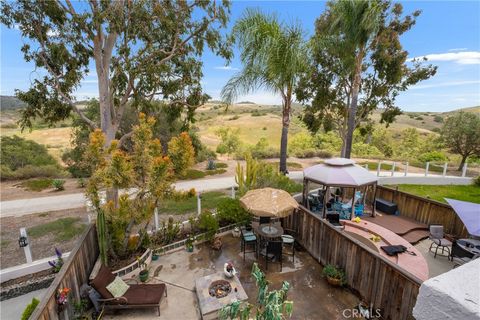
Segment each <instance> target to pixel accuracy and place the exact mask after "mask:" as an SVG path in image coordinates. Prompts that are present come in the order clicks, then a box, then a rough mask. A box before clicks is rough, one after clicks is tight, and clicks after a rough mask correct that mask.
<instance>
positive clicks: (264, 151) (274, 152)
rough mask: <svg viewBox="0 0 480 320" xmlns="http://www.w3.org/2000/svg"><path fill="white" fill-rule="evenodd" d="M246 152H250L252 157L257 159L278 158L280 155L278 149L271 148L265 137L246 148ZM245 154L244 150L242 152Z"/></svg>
mask: <svg viewBox="0 0 480 320" xmlns="http://www.w3.org/2000/svg"><path fill="white" fill-rule="evenodd" d="M247 152H250V154H251V155H252V157H254V158H257V159H268V158H278V157H279V156H280V153H279V150H278V149H276V148H271V147H270V146H269V143H268V140H267V139H266V138H260V140H258V142H257V143H256V144H255V145H254V146H251V147H249V148H248V150H247ZM242 154H245V152H242Z"/></svg>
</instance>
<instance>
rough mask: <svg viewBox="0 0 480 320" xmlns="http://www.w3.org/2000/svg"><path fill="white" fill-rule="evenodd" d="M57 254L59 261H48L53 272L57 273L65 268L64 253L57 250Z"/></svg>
mask: <svg viewBox="0 0 480 320" xmlns="http://www.w3.org/2000/svg"><path fill="white" fill-rule="evenodd" d="M55 254H56V255H57V260H53V261H48V264H49V265H50V266H51V267H52V269H53V272H54V273H57V272H59V271H60V269H61V268H62V266H63V258H62V252H61V251H60V250H59V249H57V248H55Z"/></svg>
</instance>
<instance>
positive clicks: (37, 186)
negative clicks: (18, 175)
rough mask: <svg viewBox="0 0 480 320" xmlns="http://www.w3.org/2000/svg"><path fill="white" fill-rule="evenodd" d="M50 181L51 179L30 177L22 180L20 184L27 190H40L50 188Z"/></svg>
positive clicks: (51, 181)
mask: <svg viewBox="0 0 480 320" xmlns="http://www.w3.org/2000/svg"><path fill="white" fill-rule="evenodd" d="M52 183H53V180H52V179H32V180H27V181H24V182H22V183H21V184H20V186H22V187H23V188H25V189H27V190H29V191H42V190H45V189H48V188H50V187H51V186H52Z"/></svg>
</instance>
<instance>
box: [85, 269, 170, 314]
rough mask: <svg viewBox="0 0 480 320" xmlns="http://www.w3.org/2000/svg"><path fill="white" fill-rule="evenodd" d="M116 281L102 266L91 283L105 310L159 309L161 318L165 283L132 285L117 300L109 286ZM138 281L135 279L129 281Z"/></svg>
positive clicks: (165, 290)
mask: <svg viewBox="0 0 480 320" xmlns="http://www.w3.org/2000/svg"><path fill="white" fill-rule="evenodd" d="M113 280H115V275H114V274H113V273H111V272H110V270H109V269H108V268H107V267H106V266H104V265H102V266H101V267H100V270H99V271H98V274H97V276H96V277H95V279H93V280H92V281H91V282H90V285H91V286H92V287H93V288H94V289H95V290H96V291H97V292H98V293H99V294H100V295H101V297H102V298H101V299H99V300H98V302H99V303H100V304H102V305H103V309H104V310H106V309H137V308H157V310H158V315H159V316H160V302H161V301H162V299H163V297H164V296H165V297H166V296H167V286H166V285H165V283H159V284H130V285H129V288H128V289H127V291H126V292H125V293H124V294H123V295H122V296H121V297H118V298H115V297H114V296H113V295H112V294H111V293H110V291H108V289H107V286H108V285H109V284H110V283H112V281H113ZM129 280H132V281H136V280H135V279H129Z"/></svg>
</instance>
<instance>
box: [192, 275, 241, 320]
mask: <svg viewBox="0 0 480 320" xmlns="http://www.w3.org/2000/svg"><path fill="white" fill-rule="evenodd" d="M195 290H196V292H197V297H198V304H199V306H200V312H201V314H202V319H203V320H210V319H218V311H219V310H220V309H221V308H222V307H224V306H226V305H227V304H230V303H232V302H234V301H246V300H247V299H248V296H247V294H246V293H245V290H244V289H243V287H242V284H241V283H240V280H238V277H233V278H228V279H227V278H225V275H224V274H223V272H219V273H215V274H211V275H208V276H205V277H202V278H198V279H196V280H195Z"/></svg>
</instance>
